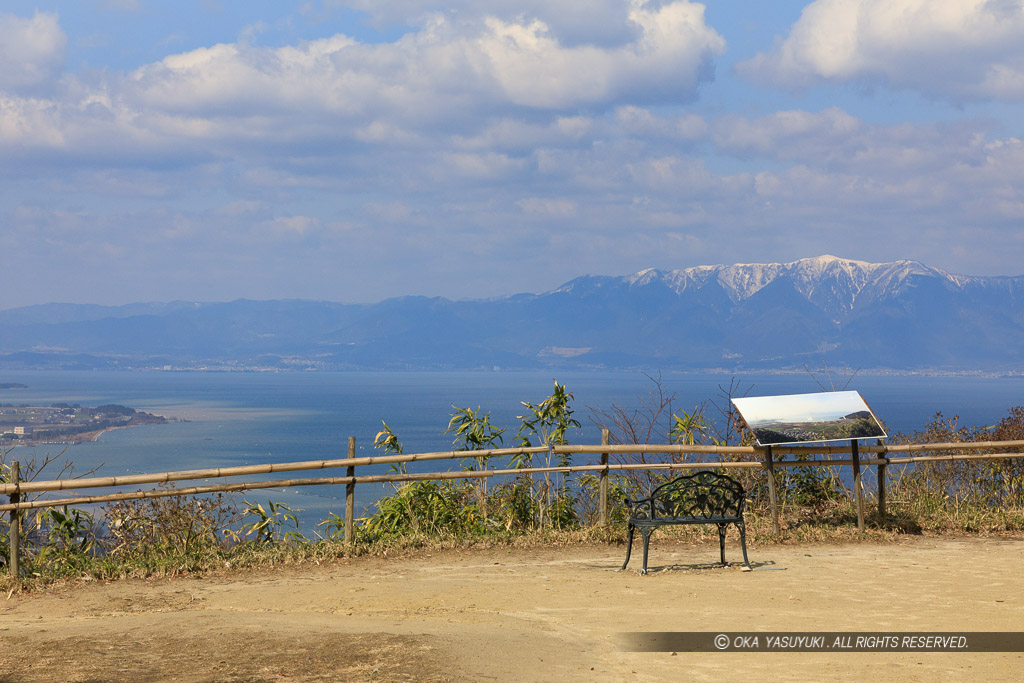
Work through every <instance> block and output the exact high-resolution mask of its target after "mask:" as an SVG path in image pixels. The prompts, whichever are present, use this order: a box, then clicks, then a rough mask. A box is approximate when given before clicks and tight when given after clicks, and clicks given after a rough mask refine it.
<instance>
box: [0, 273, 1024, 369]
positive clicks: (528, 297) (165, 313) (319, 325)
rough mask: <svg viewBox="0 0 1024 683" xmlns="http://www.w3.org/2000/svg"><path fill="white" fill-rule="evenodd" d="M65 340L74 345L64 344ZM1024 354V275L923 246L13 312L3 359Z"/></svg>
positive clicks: (97, 363) (1002, 365)
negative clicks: (957, 262)
mask: <svg viewBox="0 0 1024 683" xmlns="http://www.w3.org/2000/svg"><path fill="white" fill-rule="evenodd" d="M58 349H59V350H58ZM823 354H824V355H826V358H827V360H828V362H830V363H833V362H847V363H850V364H851V365H853V366H856V367H861V368H865V369H866V368H890V369H895V370H918V369H955V370H965V369H980V370H1006V371H1021V370H1024V276H1016V277H976V276H964V275H953V274H950V273H947V272H945V271H943V270H939V269H937V268H932V267H929V266H926V265H924V264H922V263H918V262H916V261H894V262H891V263H865V262H863V261H853V260H849V259H842V258H837V257H834V256H820V257H817V258H809V259H801V260H799V261H793V262H791V263H766V264H736V265H718V266H698V267H694V268H685V269H678V270H666V271H662V270H653V269H648V270H643V271H640V272H638V273H633V274H631V275H625V276H595V275H587V276H583V277H579V278H576V279H574V280H571V281H569V282H567V283H565V284H564V285H562V286H561V287H558V288H557V289H554V290H552V291H549V292H544V293H541V294H517V295H513V296H508V297H502V298H495V299H488V300H469V301H450V300H448V299H442V298H426V297H415V296H413V297H401V298H398V299H390V300H387V301H382V302H380V303H377V304H367V305H343V304H337V303H330V302H315V301H235V302H231V303H212V304H194V303H188V302H174V303H172V304H132V305H128V306H120V307H101V306H70V305H57V304H48V305H45V306H34V307H28V308H23V309H14V310H10V311H0V368H3V367H26V366H28V367H39V366H43V367H161V366H168V365H169V366H172V367H197V366H204V367H226V366H230V367H254V366H258V367H280V368H295V369H304V368H334V369H344V368H371V369H372V368H491V367H493V366H495V365H497V366H501V367H503V368H537V367H590V368H595V367H604V368H627V367H628V368H642V369H645V370H653V371H657V370H671V369H700V368H726V369H730V370H735V371H742V370H744V369H751V370H753V369H767V368H783V367H797V368H798V367H800V366H801V365H802V364H805V363H806V364H811V365H817V364H818V363H820V362H821V358H822V355H823Z"/></svg>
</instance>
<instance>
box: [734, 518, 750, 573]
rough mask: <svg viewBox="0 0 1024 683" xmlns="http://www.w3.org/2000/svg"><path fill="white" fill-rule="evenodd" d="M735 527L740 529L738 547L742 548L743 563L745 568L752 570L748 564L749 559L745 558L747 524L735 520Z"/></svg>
mask: <svg viewBox="0 0 1024 683" xmlns="http://www.w3.org/2000/svg"><path fill="white" fill-rule="evenodd" d="M736 528H737V529H739V530H740V547H742V548H743V564H745V565H747V569H750V570H753V567H751V566H750V560H748V559H747V525H746V524H744V523H743V522H736Z"/></svg>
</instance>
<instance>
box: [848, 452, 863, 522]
mask: <svg viewBox="0 0 1024 683" xmlns="http://www.w3.org/2000/svg"><path fill="white" fill-rule="evenodd" d="M850 459H851V460H852V461H853V493H854V496H855V497H856V500H857V531H859V532H861V533H864V487H863V486H861V480H860V451H859V449H858V445H857V439H850Z"/></svg>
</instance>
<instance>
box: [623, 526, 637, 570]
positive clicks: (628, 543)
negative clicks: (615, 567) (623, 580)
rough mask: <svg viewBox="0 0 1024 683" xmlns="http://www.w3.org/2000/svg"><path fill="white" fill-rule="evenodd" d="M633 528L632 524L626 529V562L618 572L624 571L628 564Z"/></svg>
mask: <svg viewBox="0 0 1024 683" xmlns="http://www.w3.org/2000/svg"><path fill="white" fill-rule="evenodd" d="M635 528H636V527H634V526H633V525H632V524H630V525H629V526H628V527H626V561H625V562H623V563H622V569H620V570H619V571H620V572H621V571H624V570H625V569H626V565H627V564H629V556H630V554H631V553H632V552H633V529H635Z"/></svg>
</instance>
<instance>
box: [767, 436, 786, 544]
mask: <svg viewBox="0 0 1024 683" xmlns="http://www.w3.org/2000/svg"><path fill="white" fill-rule="evenodd" d="M764 462H765V467H766V468H767V469H768V502H769V503H770V504H771V506H772V531H773V532H775V533H776V534H779V533H782V527H781V526H780V525H779V505H778V501H777V500H776V497H775V462H774V461H773V460H772V447H771V446H766V447H765V449H764Z"/></svg>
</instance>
